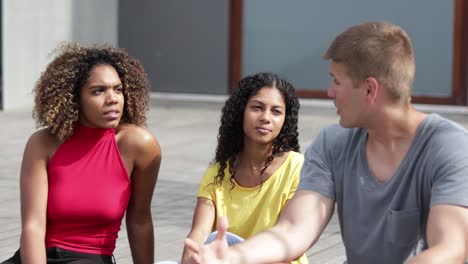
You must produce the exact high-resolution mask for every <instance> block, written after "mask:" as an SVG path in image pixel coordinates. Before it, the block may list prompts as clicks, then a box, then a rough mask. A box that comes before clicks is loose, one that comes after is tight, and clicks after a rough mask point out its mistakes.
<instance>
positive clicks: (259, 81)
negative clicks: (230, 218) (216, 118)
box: [213, 73, 299, 187]
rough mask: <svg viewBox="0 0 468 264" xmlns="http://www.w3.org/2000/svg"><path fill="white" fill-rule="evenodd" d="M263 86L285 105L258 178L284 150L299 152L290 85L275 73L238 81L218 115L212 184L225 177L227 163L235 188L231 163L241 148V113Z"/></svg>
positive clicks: (294, 100)
mask: <svg viewBox="0 0 468 264" xmlns="http://www.w3.org/2000/svg"><path fill="white" fill-rule="evenodd" d="M263 87H269V88H273V87H274V88H276V89H278V90H279V91H280V92H281V95H282V96H283V99H284V102H285V105H286V113H285V115H286V116H285V120H284V124H283V127H282V128H281V131H280V133H279V135H278V137H276V139H275V140H274V141H273V151H272V153H271V155H270V156H269V157H268V159H267V160H266V161H265V166H264V167H263V169H262V170H261V172H260V179H261V177H262V175H263V172H264V171H265V170H266V169H267V168H268V166H269V165H270V164H271V162H272V161H273V159H274V158H275V157H276V156H278V155H280V154H282V153H284V152H287V151H297V152H299V142H298V135H299V132H298V131H297V130H298V128H297V123H298V114H299V100H298V99H297V97H296V95H295V92H294V87H293V85H292V84H291V83H289V82H288V81H286V80H285V79H282V78H280V77H279V76H278V75H277V74H274V73H257V74H255V75H250V76H247V77H245V78H243V79H242V80H241V81H240V82H239V84H238V87H237V89H236V90H235V91H234V92H233V93H232V95H231V96H230V97H229V98H228V99H227V101H226V103H225V104H224V107H223V109H222V112H221V125H220V127H219V132H218V145H217V147H216V155H215V158H214V160H213V163H219V169H218V174H217V175H216V177H215V179H214V184H221V182H222V181H223V179H224V176H225V175H224V170H225V169H226V167H228V164H229V172H230V173H231V178H230V179H229V181H230V182H231V186H232V187H234V184H233V179H234V176H235V168H234V165H233V164H235V161H236V156H237V154H238V153H240V152H242V151H243V148H244V129H243V123H244V110H245V107H246V105H247V102H248V101H249V99H250V97H252V96H254V95H256V94H257V93H258V91H259V90H260V89H261V88H263Z"/></svg>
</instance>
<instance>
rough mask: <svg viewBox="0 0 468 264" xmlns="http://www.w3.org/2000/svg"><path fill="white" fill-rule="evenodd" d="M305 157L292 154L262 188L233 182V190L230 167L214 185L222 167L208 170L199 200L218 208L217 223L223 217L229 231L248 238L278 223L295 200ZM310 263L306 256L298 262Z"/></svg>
mask: <svg viewBox="0 0 468 264" xmlns="http://www.w3.org/2000/svg"><path fill="white" fill-rule="evenodd" d="M303 163H304V156H303V155H302V154H300V153H297V152H294V151H291V152H289V154H288V157H287V158H286V159H285V161H284V162H283V164H281V166H280V167H279V168H278V169H277V170H276V171H275V172H274V173H273V175H271V177H270V178H268V179H267V180H266V181H265V182H263V184H262V185H261V186H257V187H253V188H244V187H241V186H239V185H238V184H237V183H236V182H235V181H234V180H233V183H234V188H232V185H231V183H230V181H229V178H230V177H231V174H230V173H229V168H228V167H227V168H226V169H225V171H224V175H225V176H224V179H223V182H222V184H221V185H214V184H213V183H214V178H215V177H216V175H217V174H218V168H219V164H218V163H216V164H214V165H213V166H211V167H209V168H208V169H207V171H206V173H205V176H203V179H202V181H201V183H200V187H199V189H198V197H203V198H207V199H210V200H212V201H213V202H214V204H215V207H216V221H215V224H214V226H213V230H214V229H215V227H216V226H217V224H218V221H219V218H220V217H221V216H224V215H225V216H227V217H228V219H229V228H228V231H229V232H231V233H234V234H236V235H238V236H240V237H242V238H245V239H246V238H249V237H251V236H253V235H254V234H256V233H258V232H260V231H263V230H265V229H267V228H269V227H271V226H273V225H275V224H276V222H277V220H278V217H279V215H280V213H281V211H282V209H283V207H284V205H285V204H286V202H287V201H288V200H289V199H291V198H292V196H293V195H294V192H295V191H296V189H297V185H298V184H299V176H300V171H301V167H302V164H303ZM291 263H301V264H304V263H309V262H308V261H307V257H306V255H305V254H304V255H303V256H302V257H301V258H300V259H299V260H298V261H294V262H291Z"/></svg>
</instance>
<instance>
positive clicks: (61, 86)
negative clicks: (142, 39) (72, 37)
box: [33, 43, 150, 141]
mask: <svg viewBox="0 0 468 264" xmlns="http://www.w3.org/2000/svg"><path fill="white" fill-rule="evenodd" d="M53 53H55V54H57V55H56V56H55V58H54V60H53V61H52V62H51V63H50V64H49V65H48V66H47V69H46V70H45V72H43V73H42V75H41V77H40V78H39V80H38V81H37V83H36V85H35V87H34V90H33V91H34V94H35V98H34V103H35V105H34V110H33V117H34V119H35V121H36V125H37V126H38V127H47V128H48V129H49V131H50V132H51V133H52V134H53V135H54V136H55V137H56V138H57V139H58V140H60V141H62V140H64V139H66V138H67V137H69V136H70V135H71V134H72V133H73V129H74V128H75V126H76V123H77V122H78V115H79V112H80V109H79V108H80V98H79V96H80V89H81V88H82V87H83V85H84V84H85V83H86V81H87V79H88V78H89V75H90V72H91V70H92V69H93V68H94V67H95V66H97V65H103V64H104V65H110V66H112V67H113V68H114V69H115V70H116V71H117V73H118V75H119V77H120V80H121V82H122V86H123V94H124V100H125V104H124V111H123V114H122V119H121V120H120V122H121V123H130V124H135V125H138V126H142V125H145V123H146V112H147V111H148V109H149V91H150V90H149V82H148V78H147V76H146V73H145V70H144V69H143V66H142V64H141V63H140V62H139V61H138V60H137V59H135V58H133V57H131V56H130V55H129V54H128V53H127V52H126V51H125V50H123V49H119V48H113V47H112V46H110V45H109V44H105V45H94V46H89V47H87V46H83V45H80V44H77V43H65V44H61V45H59V46H58V47H57V48H56V49H55V50H54V52H53Z"/></svg>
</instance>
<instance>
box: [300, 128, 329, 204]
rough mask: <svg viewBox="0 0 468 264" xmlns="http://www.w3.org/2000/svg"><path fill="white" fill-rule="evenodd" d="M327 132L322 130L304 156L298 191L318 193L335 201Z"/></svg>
mask: <svg viewBox="0 0 468 264" xmlns="http://www.w3.org/2000/svg"><path fill="white" fill-rule="evenodd" d="M326 143H327V142H326V130H325V129H322V130H321V131H320V133H319V135H318V136H317V138H316V139H315V141H314V142H313V143H312V144H311V145H310V146H309V147H308V148H307V150H306V152H305V154H304V165H303V166H302V170H301V179H300V182H299V187H298V188H297V190H309V191H314V192H318V193H320V194H322V195H324V196H326V197H328V198H330V199H332V200H335V182H334V180H333V174H332V162H331V157H330V156H329V155H327V149H326Z"/></svg>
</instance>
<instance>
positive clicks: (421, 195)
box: [186, 22, 468, 264]
mask: <svg viewBox="0 0 468 264" xmlns="http://www.w3.org/2000/svg"><path fill="white" fill-rule="evenodd" d="M324 58H325V59H327V60H331V64H330V75H331V76H332V79H333V80H332V82H331V84H330V87H329V89H328V95H329V97H330V98H332V99H333V100H334V102H335V106H336V109H337V113H338V115H339V116H340V125H333V126H330V127H326V128H324V129H322V130H321V133H320V134H319V135H318V137H317V138H316V139H315V141H314V143H313V144H312V145H311V146H310V147H309V148H308V150H307V151H306V153H305V161H304V166H303V168H302V171H301V182H300V184H299V187H298V191H297V192H296V194H295V196H294V197H293V198H292V199H291V201H290V202H289V203H288V205H287V207H286V208H285V209H284V211H283V213H282V215H281V217H280V219H279V220H278V223H277V224H276V225H275V226H274V227H272V228H270V229H268V230H266V231H264V232H262V233H259V234H257V235H256V236H254V237H252V238H250V239H248V240H247V241H245V242H244V243H241V244H237V245H235V246H233V247H229V248H228V247H227V246H226V245H225V242H223V241H224V240H223V233H224V231H225V229H226V226H227V223H226V222H222V223H221V224H220V225H219V227H218V229H219V231H220V232H219V233H220V234H219V236H218V239H217V240H216V241H215V242H213V243H212V244H210V245H208V246H199V245H196V244H195V243H193V241H190V240H188V241H187V242H186V243H187V244H188V245H191V246H192V247H193V248H194V249H196V250H198V255H196V256H195V257H194V261H196V262H200V263H274V262H280V261H282V262H286V261H289V260H291V259H295V258H297V257H298V256H300V255H301V254H303V253H304V252H305V251H306V250H307V249H308V248H309V247H311V246H312V245H313V244H314V243H315V242H316V241H317V240H318V238H319V236H320V234H321V233H322V231H323V230H324V228H325V226H326V225H327V223H328V222H329V220H330V218H331V216H332V213H333V211H334V207H335V203H336V204H337V211H338V216H339V219H340V227H341V233H342V237H343V242H344V245H345V248H346V257H347V263H349V264H354V263H363V264H366V263H379V264H386V263H403V262H409V263H464V262H465V260H466V259H467V255H468V209H467V207H468V194H467V193H468V192H467V190H468V151H467V150H468V132H467V130H465V129H464V128H462V127H461V126H459V125H457V124H455V123H453V122H451V121H449V120H447V119H444V118H442V117H440V116H438V115H435V114H430V115H428V114H425V113H422V112H418V111H416V110H415V109H414V108H413V107H412V106H411V102H410V101H411V100H410V94H411V86H412V82H413V77H414V68H415V66H414V53H413V48H412V44H411V41H410V39H409V37H408V35H407V34H406V33H405V32H404V30H403V29H401V28H400V27H398V26H396V25H392V24H388V23H382V22H369V23H364V24H359V25H355V26H353V27H351V28H349V29H347V30H346V31H345V32H343V33H341V34H340V35H339V36H337V37H336V38H335V40H334V41H333V42H332V44H331V45H330V47H329V49H328V50H327V51H326V53H325V55H324ZM420 249H422V251H421V252H420ZM311 261H312V262H313V259H312V260H311Z"/></svg>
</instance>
